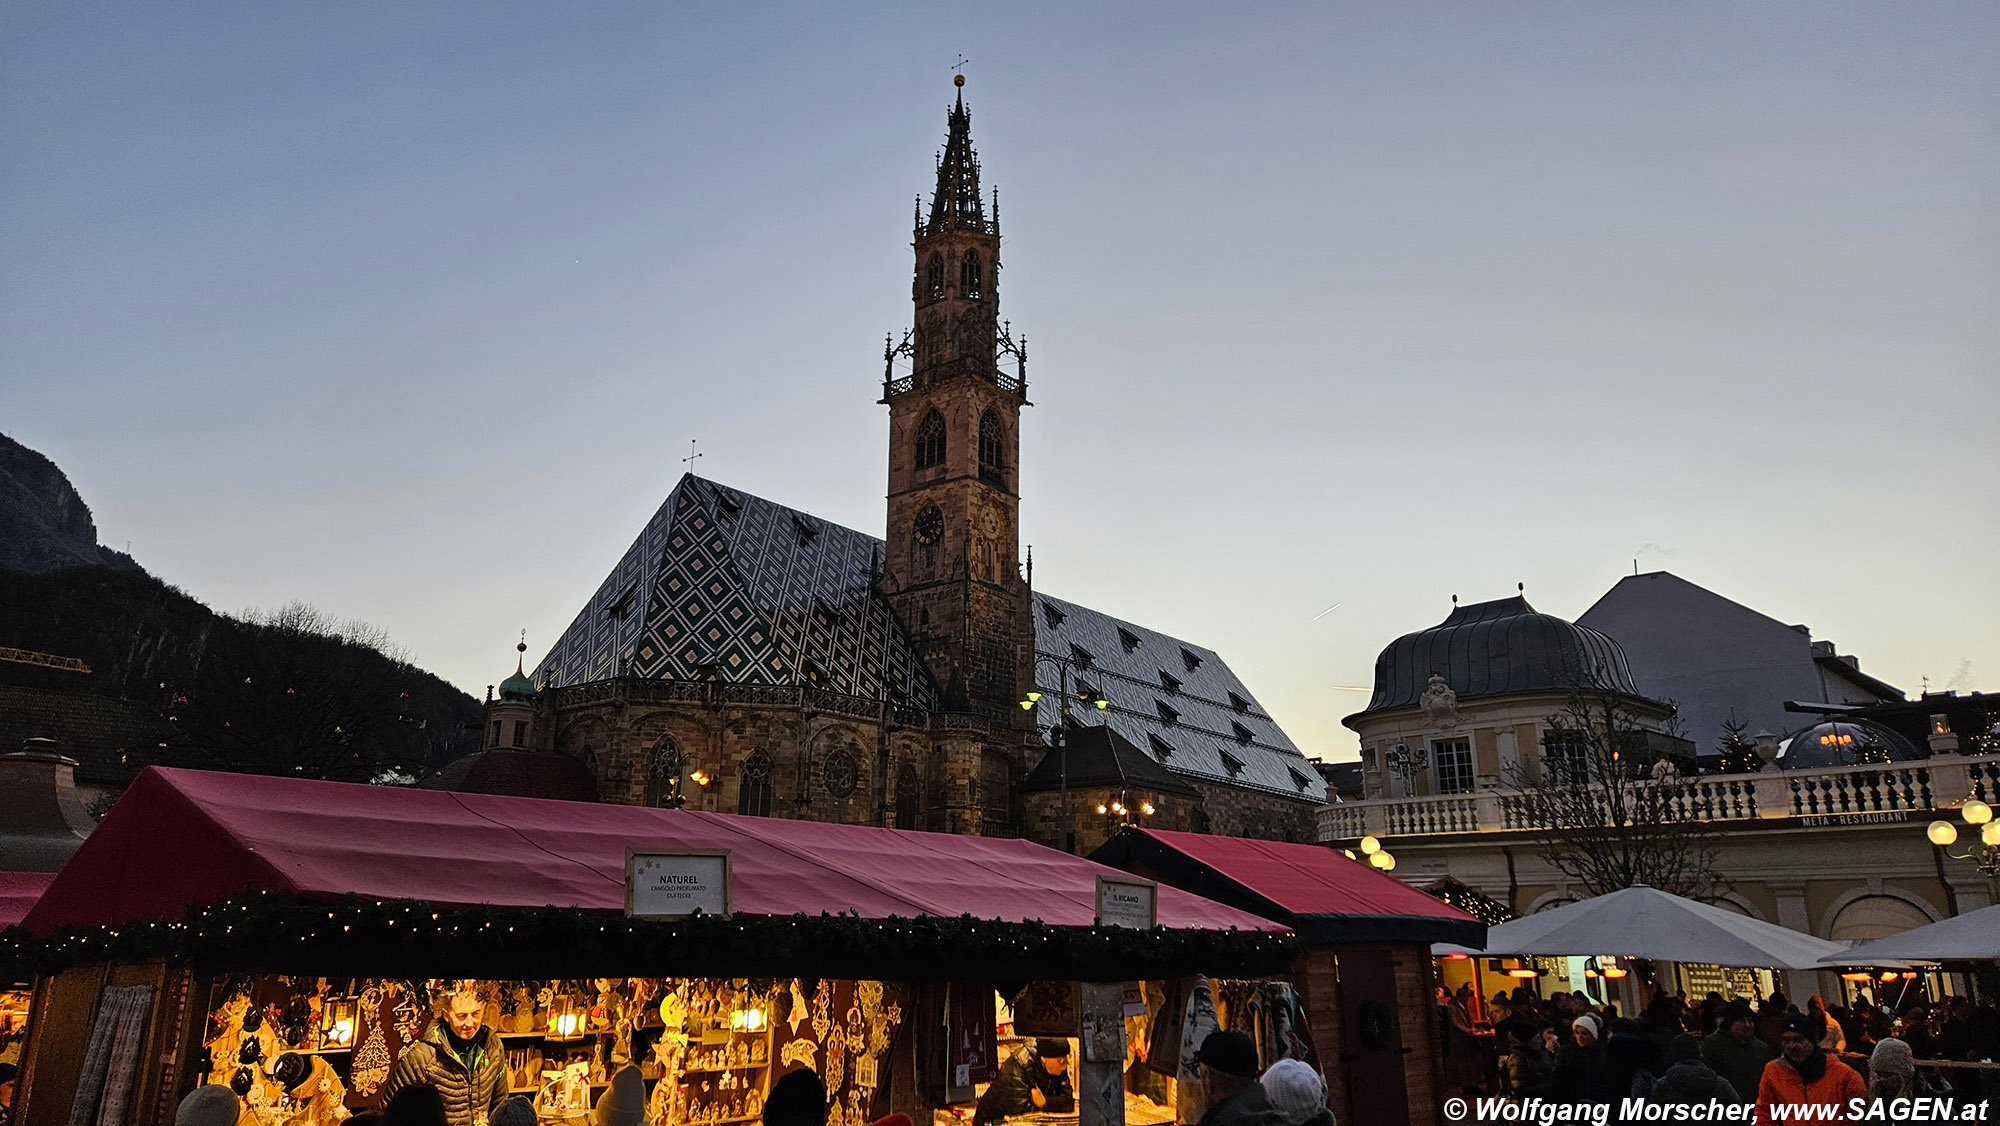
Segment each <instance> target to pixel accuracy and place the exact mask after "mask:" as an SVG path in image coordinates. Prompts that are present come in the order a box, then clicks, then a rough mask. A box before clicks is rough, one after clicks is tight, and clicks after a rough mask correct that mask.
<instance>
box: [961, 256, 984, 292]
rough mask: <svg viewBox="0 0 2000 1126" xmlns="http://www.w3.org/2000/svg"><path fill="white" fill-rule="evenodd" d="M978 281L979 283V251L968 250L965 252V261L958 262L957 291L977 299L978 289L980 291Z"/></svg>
mask: <svg viewBox="0 0 2000 1126" xmlns="http://www.w3.org/2000/svg"><path fill="white" fill-rule="evenodd" d="M979 283H980V269H979V252H978V251H976V250H968V251H966V252H965V261H964V262H962V263H960V264H959V267H958V289H959V292H960V293H963V294H964V295H965V296H967V297H970V298H972V299H973V300H974V301H977V300H979V291H980V284H979Z"/></svg>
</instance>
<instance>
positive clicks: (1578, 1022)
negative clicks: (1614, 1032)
mask: <svg viewBox="0 0 2000 1126" xmlns="http://www.w3.org/2000/svg"><path fill="white" fill-rule="evenodd" d="M1569 1026H1570V1027H1571V1028H1581V1029H1583V1030H1584V1031H1585V1032H1588V1033H1590V1038H1591V1039H1592V1040H1602V1039H1604V1025H1603V1024H1601V1023H1599V1022H1598V1019H1597V1018H1596V1017H1594V1016H1592V1015H1590V1014H1589V1013H1585V1014H1583V1015H1582V1016H1580V1017H1577V1018H1576V1019H1575V1020H1573V1021H1570V1022H1569Z"/></svg>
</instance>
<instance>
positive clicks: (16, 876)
mask: <svg viewBox="0 0 2000 1126" xmlns="http://www.w3.org/2000/svg"><path fill="white" fill-rule="evenodd" d="M55 878H56V874H55V873H54V872H0V927H11V926H14V925H16V924H18V923H19V922H20V921H21V920H22V919H24V918H26V917H27V914H28V908H30V907H33V906H34V905H35V901H36V900H38V899H40V898H41V897H42V893H43V892H44V891H47V890H48V886H49V882H50V881H51V880H54V879H55Z"/></svg>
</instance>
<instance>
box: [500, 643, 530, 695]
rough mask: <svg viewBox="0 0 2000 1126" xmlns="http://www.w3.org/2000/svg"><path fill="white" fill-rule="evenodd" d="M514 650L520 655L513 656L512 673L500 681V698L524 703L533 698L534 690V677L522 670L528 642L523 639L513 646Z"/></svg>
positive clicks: (526, 655)
mask: <svg viewBox="0 0 2000 1126" xmlns="http://www.w3.org/2000/svg"><path fill="white" fill-rule="evenodd" d="M514 650H515V652H517V653H519V654H520V656H518V657H516V658H514V675H513V676H510V677H508V678H507V679H505V680H503V681H501V682H500V698H501V699H502V700H518V701H521V702H522V703H526V702H527V701H529V700H532V699H534V698H535V692H536V689H535V679H534V678H533V677H531V676H529V675H528V674H527V673H526V672H524V671H522V670H523V667H524V665H523V663H524V662H525V661H526V660H527V659H528V643H527V642H525V641H523V642H521V643H520V644H519V645H516V646H514Z"/></svg>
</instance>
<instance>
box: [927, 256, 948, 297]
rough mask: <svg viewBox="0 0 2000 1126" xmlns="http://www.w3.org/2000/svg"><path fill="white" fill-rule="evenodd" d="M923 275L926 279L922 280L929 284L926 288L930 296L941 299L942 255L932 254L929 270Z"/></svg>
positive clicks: (942, 287) (942, 291)
mask: <svg viewBox="0 0 2000 1126" xmlns="http://www.w3.org/2000/svg"><path fill="white" fill-rule="evenodd" d="M925 273H926V277H925V279H924V280H925V281H927V282H929V283H930V284H929V286H928V287H927V288H928V289H929V290H930V295H931V296H932V297H943V296H944V255H942V254H932V255H931V264H930V268H929V269H928V270H927V271H925Z"/></svg>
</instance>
